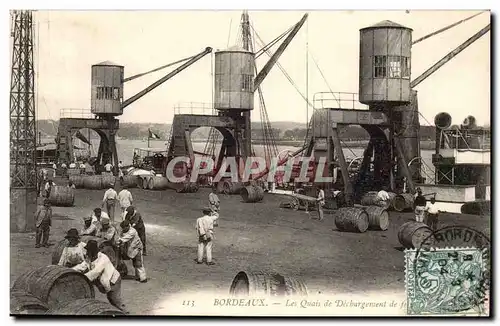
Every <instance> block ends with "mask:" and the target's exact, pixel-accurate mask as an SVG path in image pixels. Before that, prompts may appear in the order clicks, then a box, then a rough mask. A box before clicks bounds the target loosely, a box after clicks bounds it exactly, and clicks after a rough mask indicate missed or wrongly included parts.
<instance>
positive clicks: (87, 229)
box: [80, 216, 98, 236]
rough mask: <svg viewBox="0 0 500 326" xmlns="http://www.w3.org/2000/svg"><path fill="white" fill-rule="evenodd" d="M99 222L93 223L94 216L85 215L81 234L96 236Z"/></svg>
mask: <svg viewBox="0 0 500 326" xmlns="http://www.w3.org/2000/svg"><path fill="white" fill-rule="evenodd" d="M97 224H98V223H93V221H92V216H85V217H84V218H83V229H82V231H81V232H80V234H81V235H91V236H95V234H96V232H97Z"/></svg>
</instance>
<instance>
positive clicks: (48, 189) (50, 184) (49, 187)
mask: <svg viewBox="0 0 500 326" xmlns="http://www.w3.org/2000/svg"><path fill="white" fill-rule="evenodd" d="M55 186H56V184H55V183H54V181H52V179H51V178H49V179H48V180H47V183H45V188H44V190H45V198H49V197H50V193H51V192H52V188H53V187H55Z"/></svg>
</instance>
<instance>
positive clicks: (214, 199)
mask: <svg viewBox="0 0 500 326" xmlns="http://www.w3.org/2000/svg"><path fill="white" fill-rule="evenodd" d="M208 203H209V204H210V209H211V210H212V213H215V214H217V215H219V209H220V200H219V196H217V195H216V194H215V193H214V190H213V189H212V191H211V192H210V194H209V195H208Z"/></svg>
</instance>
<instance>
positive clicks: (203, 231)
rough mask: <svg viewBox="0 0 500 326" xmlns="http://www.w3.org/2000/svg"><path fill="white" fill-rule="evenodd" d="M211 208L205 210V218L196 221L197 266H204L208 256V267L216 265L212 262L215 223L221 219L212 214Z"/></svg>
mask: <svg viewBox="0 0 500 326" xmlns="http://www.w3.org/2000/svg"><path fill="white" fill-rule="evenodd" d="M211 213H212V210H211V209H210V207H206V208H204V209H203V216H202V217H199V218H198V219H197V220H196V233H197V235H198V257H197V259H196V263H197V264H203V256H204V253H205V252H206V254H207V265H215V263H214V262H213V261H212V246H213V241H214V239H215V238H214V222H215V221H216V220H217V218H218V217H219V216H218V215H215V214H213V215H212V214H211Z"/></svg>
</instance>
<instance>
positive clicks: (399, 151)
mask: <svg viewBox="0 0 500 326" xmlns="http://www.w3.org/2000/svg"><path fill="white" fill-rule="evenodd" d="M394 145H395V146H396V151H397V156H398V160H399V161H400V164H399V167H400V168H402V170H403V171H402V172H403V175H404V176H405V178H406V182H407V186H408V191H409V192H410V193H415V186H414V184H413V180H412V176H411V174H410V170H409V169H408V164H407V162H406V159H405V156H404V153H403V148H402V147H401V142H400V141H399V139H398V138H395V139H394Z"/></svg>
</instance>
